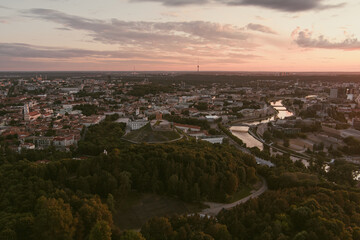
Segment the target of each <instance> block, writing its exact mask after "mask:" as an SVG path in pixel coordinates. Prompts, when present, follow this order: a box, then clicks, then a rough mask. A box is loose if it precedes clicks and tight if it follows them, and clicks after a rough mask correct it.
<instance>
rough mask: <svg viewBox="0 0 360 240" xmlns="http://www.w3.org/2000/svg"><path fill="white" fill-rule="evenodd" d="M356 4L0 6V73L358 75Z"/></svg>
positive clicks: (217, 1) (66, 1) (238, 1)
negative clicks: (186, 72)
mask: <svg viewBox="0 0 360 240" xmlns="http://www.w3.org/2000/svg"><path fill="white" fill-rule="evenodd" d="M359 13H360V2H359V1H358V0H347V1H345V0H329V1H328V0H198V1H191V0H102V1H99V0H31V1H29V0H1V1H0V33H1V34H0V71H14V70H19V71H29V70H30V71H40V70H43V71H50V70H52V71H53V70H71V71H72V70H81V71H83V70H93V71H98V70H111V71H132V70H133V69H134V67H135V69H136V71H158V70H159V71H195V70H196V65H197V62H198V61H199V63H200V69H201V70H202V71H360V40H359V39H358V38H360V27H359V19H360V17H359Z"/></svg>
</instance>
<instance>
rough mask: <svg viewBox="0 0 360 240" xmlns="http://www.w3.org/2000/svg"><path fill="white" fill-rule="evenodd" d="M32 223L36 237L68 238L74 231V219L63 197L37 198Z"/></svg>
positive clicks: (57, 239) (56, 239)
mask: <svg viewBox="0 0 360 240" xmlns="http://www.w3.org/2000/svg"><path fill="white" fill-rule="evenodd" d="M36 209H37V211H36V212H37V215H36V218H35V224H34V236H35V238H37V239H44V240H47V239H55V240H62V239H63V240H70V239H72V237H73V235H74V232H75V225H76V220H75V219H74V218H73V215H72V213H71V208H70V205H69V204H67V203H64V200H63V199H55V198H46V197H41V198H39V200H38V203H37V206H36Z"/></svg>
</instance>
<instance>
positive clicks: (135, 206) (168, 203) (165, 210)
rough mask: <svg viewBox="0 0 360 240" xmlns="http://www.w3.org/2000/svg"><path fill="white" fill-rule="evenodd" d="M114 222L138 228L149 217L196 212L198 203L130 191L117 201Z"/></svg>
mask: <svg viewBox="0 0 360 240" xmlns="http://www.w3.org/2000/svg"><path fill="white" fill-rule="evenodd" d="M116 205H117V212H116V213H114V214H113V219H114V223H115V225H116V226H118V227H119V228H120V229H139V228H141V226H142V225H143V224H144V223H145V222H146V221H147V220H148V219H150V218H152V217H156V216H171V215H175V214H186V213H193V212H198V211H200V210H201V209H202V207H201V205H200V204H189V203H185V202H183V201H181V200H178V199H174V198H170V197H166V196H159V195H156V194H141V195H139V194H135V193H132V195H131V196H128V197H127V198H126V199H125V200H121V201H120V202H117V204H116Z"/></svg>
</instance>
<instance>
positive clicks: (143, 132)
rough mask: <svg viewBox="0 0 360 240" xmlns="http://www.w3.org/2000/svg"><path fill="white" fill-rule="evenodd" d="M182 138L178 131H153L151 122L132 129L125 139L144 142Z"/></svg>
mask: <svg viewBox="0 0 360 240" xmlns="http://www.w3.org/2000/svg"><path fill="white" fill-rule="evenodd" d="M178 138H180V135H179V134H178V133H177V132H176V131H153V130H152V128H151V126H150V124H147V125H146V126H144V127H142V128H140V129H138V130H136V131H132V132H130V133H128V134H126V135H125V136H124V139H125V140H129V141H133V142H137V143H142V142H150V143H157V142H168V141H172V140H175V139H178Z"/></svg>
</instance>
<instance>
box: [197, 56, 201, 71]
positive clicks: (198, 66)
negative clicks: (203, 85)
mask: <svg viewBox="0 0 360 240" xmlns="http://www.w3.org/2000/svg"><path fill="white" fill-rule="evenodd" d="M197 72H200V65H199V58H198V64H197Z"/></svg>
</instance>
